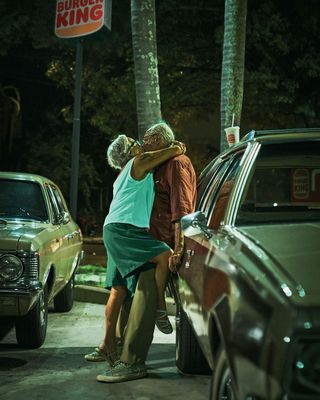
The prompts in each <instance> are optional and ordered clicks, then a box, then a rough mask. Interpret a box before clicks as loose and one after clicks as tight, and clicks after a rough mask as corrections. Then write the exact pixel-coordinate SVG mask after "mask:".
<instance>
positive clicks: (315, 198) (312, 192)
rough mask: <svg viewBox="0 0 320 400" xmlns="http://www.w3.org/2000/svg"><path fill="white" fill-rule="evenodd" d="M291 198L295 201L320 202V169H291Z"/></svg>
mask: <svg viewBox="0 0 320 400" xmlns="http://www.w3.org/2000/svg"><path fill="white" fill-rule="evenodd" d="M291 200H292V202H293V203H319V202H320V169H319V168H296V169H292V170H291Z"/></svg>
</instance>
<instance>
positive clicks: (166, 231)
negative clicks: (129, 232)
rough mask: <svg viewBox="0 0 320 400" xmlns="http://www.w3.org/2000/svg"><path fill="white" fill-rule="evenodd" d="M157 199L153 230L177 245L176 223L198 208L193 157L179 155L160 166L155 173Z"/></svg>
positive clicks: (168, 242) (153, 212) (153, 211)
mask: <svg viewBox="0 0 320 400" xmlns="http://www.w3.org/2000/svg"><path fill="white" fill-rule="evenodd" d="M153 177H154V186H155V200H154V205H153V209H152V213H151V220H150V233H151V234H152V235H153V236H154V237H156V238H157V239H159V240H162V241H164V242H166V243H167V244H168V245H169V246H170V247H173V246H174V223H175V222H177V221H179V220H180V218H181V217H183V216H184V215H186V214H190V213H191V212H193V211H194V210H195V204H196V174H195V171H194V168H193V166H192V163H191V161H190V159H189V158H188V157H187V156H185V155H180V156H177V157H175V158H172V159H170V160H169V161H167V162H166V163H164V164H162V165H160V166H159V167H158V168H157V169H156V170H155V171H154V174H153Z"/></svg>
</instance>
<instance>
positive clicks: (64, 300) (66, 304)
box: [53, 274, 74, 312]
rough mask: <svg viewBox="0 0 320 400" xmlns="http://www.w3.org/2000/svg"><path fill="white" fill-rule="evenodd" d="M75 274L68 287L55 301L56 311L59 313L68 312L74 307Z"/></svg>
mask: <svg viewBox="0 0 320 400" xmlns="http://www.w3.org/2000/svg"><path fill="white" fill-rule="evenodd" d="M73 288H74V274H73V275H72V276H71V278H70V280H69V282H68V283H67V284H66V286H65V287H64V288H63V289H62V290H61V292H59V293H58V294H57V295H56V297H55V298H54V299H53V304H54V309H55V311H57V312H68V311H70V310H71V309H72V307H73Z"/></svg>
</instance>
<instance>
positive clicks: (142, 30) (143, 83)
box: [131, 0, 161, 139]
mask: <svg viewBox="0 0 320 400" xmlns="http://www.w3.org/2000/svg"><path fill="white" fill-rule="evenodd" d="M131 26H132V46H133V57H134V67H135V85H136V102H137V115H138V132H139V138H140V139H142V137H143V134H144V132H145V131H146V129H147V128H148V126H150V125H151V124H153V123H155V122H158V121H159V120H160V119H161V102H160V87H159V76H158V59H157V37H156V19H155V0H131Z"/></svg>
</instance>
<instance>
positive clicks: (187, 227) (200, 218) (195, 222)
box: [181, 211, 212, 239]
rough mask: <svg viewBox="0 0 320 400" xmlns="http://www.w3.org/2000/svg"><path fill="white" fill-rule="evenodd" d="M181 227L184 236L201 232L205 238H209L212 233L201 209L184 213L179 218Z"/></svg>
mask: <svg viewBox="0 0 320 400" xmlns="http://www.w3.org/2000/svg"><path fill="white" fill-rule="evenodd" d="M181 229H182V231H183V234H184V235H185V236H186V237H191V236H195V235H200V234H203V235H204V236H205V237H206V239H210V238H211V236H212V233H211V231H210V229H209V228H208V222H207V219H206V217H205V215H204V214H203V212H201V211H196V212H194V213H192V214H188V215H185V216H184V217H182V218H181Z"/></svg>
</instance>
